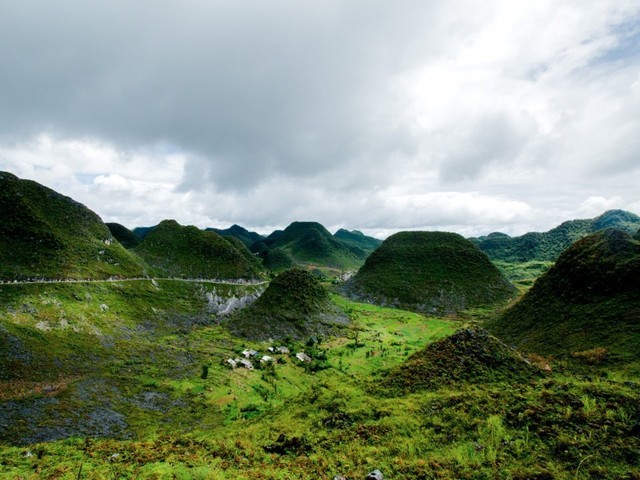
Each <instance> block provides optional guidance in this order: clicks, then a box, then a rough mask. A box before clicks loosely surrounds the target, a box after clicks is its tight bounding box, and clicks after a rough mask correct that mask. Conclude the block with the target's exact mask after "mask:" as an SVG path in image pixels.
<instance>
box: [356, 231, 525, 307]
mask: <svg viewBox="0 0 640 480" xmlns="http://www.w3.org/2000/svg"><path fill="white" fill-rule="evenodd" d="M344 291H345V293H347V294H348V295H350V296H352V297H354V298H356V299H359V300H364V301H368V302H372V303H377V304H382V305H390V306H395V307H399V308H406V309H410V310H416V311H420V312H424V313H430V314H435V315H445V314H449V313H455V312H457V311H459V310H463V309H466V308H471V307H477V306H483V305H491V304H495V303H497V302H501V301H504V300H506V299H508V298H510V297H511V296H512V295H513V293H514V287H513V286H512V285H511V284H510V283H509V282H508V281H507V280H506V279H505V278H504V277H503V276H502V274H501V273H500V272H499V271H498V269H497V268H496V267H495V266H494V265H493V264H492V263H491V262H490V261H489V259H488V258H487V256H486V254H484V253H483V252H482V251H480V249H478V248H477V247H476V246H475V245H474V244H473V243H471V242H470V241H469V240H466V239H464V238H463V237H462V236H460V235H458V234H455V233H447V232H400V233H396V234H395V235H392V236H390V237H389V238H387V239H386V240H385V241H384V242H383V243H382V245H381V246H380V247H379V248H378V249H377V250H376V251H374V252H373V253H372V254H371V256H370V257H369V258H367V260H366V262H365V264H364V266H363V267H362V268H361V269H360V270H359V271H358V273H357V274H356V275H355V276H354V277H353V278H352V279H351V280H349V281H348V282H347V283H346V285H345V287H344Z"/></svg>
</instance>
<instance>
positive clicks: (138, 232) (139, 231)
mask: <svg viewBox="0 0 640 480" xmlns="http://www.w3.org/2000/svg"><path fill="white" fill-rule="evenodd" d="M154 228H156V227H136V228H134V229H133V234H134V235H135V236H136V237H138V238H139V239H140V240H144V239H145V238H146V237H147V235H149V234H150V233H151V231H152V230H153V229H154Z"/></svg>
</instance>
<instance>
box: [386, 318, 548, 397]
mask: <svg viewBox="0 0 640 480" xmlns="http://www.w3.org/2000/svg"><path fill="white" fill-rule="evenodd" d="M535 374H536V370H535V369H534V368H533V367H532V366H531V365H530V364H529V363H528V362H527V361H526V360H525V359H524V358H523V357H522V356H521V355H519V354H518V353H516V352H515V351H514V350H513V349H511V348H509V347H508V346H507V345H505V344H504V343H502V342H501V341H500V340H498V339H497V338H495V337H493V336H491V335H489V334H488V333H487V332H486V331H484V330H471V329H464V330H459V331H457V332H456V333H454V334H453V335H451V336H449V337H446V338H443V339H442V340H439V341H437V342H435V343H432V344H430V345H428V346H427V347H426V348H424V349H422V350H419V351H418V352H416V353H414V354H413V355H411V357H409V358H408V359H407V361H406V362H404V363H403V364H402V365H400V366H399V367H396V368H395V369H393V370H391V371H390V372H389V374H388V375H387V376H386V378H385V379H384V380H383V385H385V386H387V387H391V388H395V389H398V390H401V391H410V392H413V391H419V390H426V389H428V390H435V389H437V388H441V387H444V386H450V385H456V384H464V385H468V384H470V383H471V384H482V385H485V384H487V383H492V382H509V383H511V384H513V383H521V382H525V381H527V380H531V379H532V378H533V377H534V376H535Z"/></svg>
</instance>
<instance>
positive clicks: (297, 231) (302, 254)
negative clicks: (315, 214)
mask: <svg viewBox="0 0 640 480" xmlns="http://www.w3.org/2000/svg"><path fill="white" fill-rule="evenodd" d="M265 246H266V247H267V248H268V249H274V248H280V249H281V250H283V251H284V252H286V253H287V254H288V255H289V256H290V257H291V258H292V259H293V260H294V261H295V262H297V263H300V264H311V265H318V266H325V267H332V268H357V267H358V266H360V265H362V263H363V262H364V259H365V258H366V257H367V252H365V251H364V250H362V249H361V248H359V247H354V246H350V245H347V244H346V243H344V242H342V241H341V240H339V239H337V238H335V237H334V236H333V235H331V233H329V231H328V230H327V229H326V228H325V227H323V226H322V225H320V224H319V223H316V222H293V223H292V224H291V225H289V226H288V227H287V228H286V229H285V230H276V231H275V232H273V233H272V234H271V235H269V236H268V237H267V238H264V239H262V240H261V241H260V242H258V243H257V244H254V245H253V246H252V247H251V250H252V251H254V252H255V251H258V250H264V247H265Z"/></svg>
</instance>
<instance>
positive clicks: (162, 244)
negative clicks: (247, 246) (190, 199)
mask: <svg viewBox="0 0 640 480" xmlns="http://www.w3.org/2000/svg"><path fill="white" fill-rule="evenodd" d="M134 251H135V252H136V253H138V254H139V255H140V256H141V257H142V258H144V259H145V260H146V261H147V263H149V264H150V265H152V266H154V267H155V268H157V269H158V270H160V271H162V272H163V273H164V274H165V275H169V276H177V277H192V278H257V277H258V276H259V269H258V266H257V265H256V263H255V262H253V261H250V259H249V258H248V256H247V255H248V253H247V252H244V253H243V252H242V251H240V250H238V248H236V246H234V245H233V244H232V243H231V242H229V241H228V240H226V239H224V238H222V237H221V236H220V235H218V234H216V233H215V232H205V231H202V230H200V229H198V228H197V227H194V226H181V225H179V224H178V223H177V222H176V221H174V220H164V221H163V222H161V223H160V224H159V225H157V226H156V227H155V228H154V229H153V230H152V231H151V232H150V233H149V234H148V235H147V236H146V237H145V238H144V240H143V242H142V243H141V244H140V245H139V246H138V247H136V248H135V249H134Z"/></svg>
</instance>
